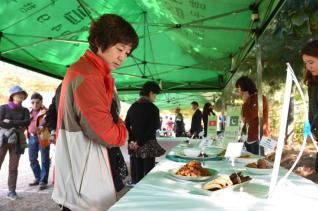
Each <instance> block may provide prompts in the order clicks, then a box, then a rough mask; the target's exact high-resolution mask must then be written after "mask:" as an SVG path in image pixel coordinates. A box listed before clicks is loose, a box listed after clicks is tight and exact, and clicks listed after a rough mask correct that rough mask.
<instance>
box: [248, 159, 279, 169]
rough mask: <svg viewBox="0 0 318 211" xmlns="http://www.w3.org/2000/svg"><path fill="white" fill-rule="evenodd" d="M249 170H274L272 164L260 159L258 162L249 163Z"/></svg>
mask: <svg viewBox="0 0 318 211" xmlns="http://www.w3.org/2000/svg"><path fill="white" fill-rule="evenodd" d="M246 167H249V168H258V169H271V168H273V167H272V165H271V164H269V163H268V162H267V161H266V160H264V159H258V160H257V162H253V163H249V164H247V165H246Z"/></svg>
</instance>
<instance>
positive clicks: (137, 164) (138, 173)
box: [130, 155, 156, 184]
mask: <svg viewBox="0 0 318 211" xmlns="http://www.w3.org/2000/svg"><path fill="white" fill-rule="evenodd" d="M155 159H156V158H144V159H143V158H137V157H136V156H135V155H130V172H131V181H132V182H133V183H135V184H136V183H138V182H139V181H140V180H141V179H142V178H143V177H144V176H145V175H146V174H148V172H149V171H150V170H151V169H153V167H155Z"/></svg>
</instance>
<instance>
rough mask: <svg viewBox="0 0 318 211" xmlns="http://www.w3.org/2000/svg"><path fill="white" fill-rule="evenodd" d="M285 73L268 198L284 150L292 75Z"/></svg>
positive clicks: (272, 188)
mask: <svg viewBox="0 0 318 211" xmlns="http://www.w3.org/2000/svg"><path fill="white" fill-rule="evenodd" d="M286 71H287V77H286V83H285V94H284V104H283V107H282V112H281V122H280V128H279V136H278V143H277V148H276V153H275V161H274V167H273V172H272V176H271V182H270V186H269V191H268V196H270V195H271V194H272V193H273V191H274V189H275V186H276V184H277V179H278V173H279V168H280V161H281V158H282V152H283V148H284V139H285V132H286V125H287V117H288V108H289V102H290V94H291V89H292V74H291V72H290V71H288V68H287V70H286Z"/></svg>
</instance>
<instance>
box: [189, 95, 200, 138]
mask: <svg viewBox="0 0 318 211" xmlns="http://www.w3.org/2000/svg"><path fill="white" fill-rule="evenodd" d="M191 106H192V110H193V111H194V113H193V115H192V119H191V128H190V136H191V137H192V136H193V137H194V138H198V137H199V133H200V132H201V131H202V124H201V121H202V112H201V110H200V109H199V104H198V102H196V101H193V102H192V103H191Z"/></svg>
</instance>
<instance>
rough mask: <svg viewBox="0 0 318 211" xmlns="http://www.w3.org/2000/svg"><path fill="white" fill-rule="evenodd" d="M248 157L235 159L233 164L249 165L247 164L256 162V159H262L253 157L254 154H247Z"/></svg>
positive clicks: (257, 156)
mask: <svg viewBox="0 0 318 211" xmlns="http://www.w3.org/2000/svg"><path fill="white" fill-rule="evenodd" d="M249 155H250V157H248V158H240V157H238V158H235V162H238V163H245V164H249V163H253V162H256V161H257V160H258V159H263V158H264V157H263V156H259V155H254V154H249Z"/></svg>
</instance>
